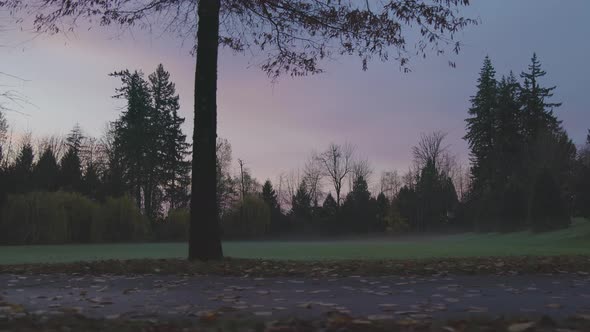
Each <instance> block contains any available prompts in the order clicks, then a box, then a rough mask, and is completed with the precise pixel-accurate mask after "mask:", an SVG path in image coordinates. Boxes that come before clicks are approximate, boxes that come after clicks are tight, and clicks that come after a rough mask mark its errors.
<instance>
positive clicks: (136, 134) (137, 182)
mask: <svg viewBox="0 0 590 332" xmlns="http://www.w3.org/2000/svg"><path fill="white" fill-rule="evenodd" d="M110 76H113V77H118V78H120V79H121V83H122V87H121V88H118V89H117V90H116V91H117V94H116V95H115V96H114V98H117V99H124V100H125V101H126V103H127V105H126V108H125V109H124V111H123V112H122V114H121V116H120V118H119V119H118V120H117V121H115V122H114V126H113V134H114V139H113V149H114V152H115V153H116V154H117V156H118V157H119V161H120V163H121V164H120V166H121V171H122V176H123V179H124V182H125V183H126V185H127V187H128V189H129V190H130V193H131V195H132V197H133V198H134V200H135V204H136V206H137V207H138V209H140V210H141V209H142V208H144V209H145V212H146V214H147V215H148V216H150V217H151V216H152V215H153V211H152V209H151V203H152V200H151V199H152V190H153V189H154V188H153V184H154V182H155V181H153V178H155V177H156V174H155V173H156V172H157V171H158V169H157V168H155V166H156V165H157V158H158V156H157V154H158V149H157V146H158V139H157V136H156V130H155V128H154V121H153V120H154V118H156V117H155V113H154V112H153V108H152V107H151V104H150V100H151V96H150V93H149V86H148V83H147V82H146V81H145V79H144V77H143V73H142V72H140V71H134V72H130V71H128V70H124V71H120V72H114V73H112V74H110Z"/></svg>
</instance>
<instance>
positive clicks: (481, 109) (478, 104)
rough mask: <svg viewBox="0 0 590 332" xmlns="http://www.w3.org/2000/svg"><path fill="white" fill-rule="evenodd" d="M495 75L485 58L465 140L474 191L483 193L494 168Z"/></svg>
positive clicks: (472, 99)
mask: <svg viewBox="0 0 590 332" xmlns="http://www.w3.org/2000/svg"><path fill="white" fill-rule="evenodd" d="M495 75H496V71H495V69H494V67H493V65H492V61H491V60H490V58H489V57H487V56H486V58H485V59H484V63H483V67H482V69H481V71H480V74H479V78H478V80H477V82H478V84H477V92H476V94H475V96H473V97H471V107H470V108H469V111H468V113H469V115H470V116H471V117H470V118H467V120H466V121H467V134H466V135H465V137H464V138H465V139H466V140H467V143H468V144H469V148H470V150H471V158H472V160H471V162H472V175H473V179H474V183H473V185H474V187H475V188H474V190H476V191H482V190H484V189H483V188H484V187H485V186H487V185H489V181H490V178H491V173H492V171H493V167H492V165H491V162H492V160H493V150H494V136H495V135H494V129H495V117H496V115H495V112H496V109H497V105H498V101H497V88H498V87H497V81H496V78H495Z"/></svg>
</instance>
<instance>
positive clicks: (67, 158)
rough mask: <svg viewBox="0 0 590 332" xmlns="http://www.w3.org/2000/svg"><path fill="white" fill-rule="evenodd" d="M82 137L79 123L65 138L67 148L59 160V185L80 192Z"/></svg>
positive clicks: (67, 189)
mask: <svg viewBox="0 0 590 332" xmlns="http://www.w3.org/2000/svg"><path fill="white" fill-rule="evenodd" d="M83 138H84V135H83V134H82V129H80V126H79V125H75V126H74V128H73V129H72V131H71V132H70V134H69V135H68V137H67V138H66V142H67V146H68V149H67V151H66V153H65V154H64V155H63V157H62V158H61V161H60V181H59V186H60V188H61V189H63V190H66V191H76V192H80V190H81V188H82V161H81V160H80V149H81V148H82V139H83Z"/></svg>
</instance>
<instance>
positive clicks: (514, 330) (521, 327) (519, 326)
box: [508, 322, 535, 332]
mask: <svg viewBox="0 0 590 332" xmlns="http://www.w3.org/2000/svg"><path fill="white" fill-rule="evenodd" d="M534 326H535V322H527V323H516V324H512V325H510V326H508V331H509V332H525V331H530V330H532V328H533V327H534Z"/></svg>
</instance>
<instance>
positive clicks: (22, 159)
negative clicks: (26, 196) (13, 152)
mask: <svg viewBox="0 0 590 332" xmlns="http://www.w3.org/2000/svg"><path fill="white" fill-rule="evenodd" d="M34 159H35V155H34V153H33V146H32V145H31V143H29V142H28V139H27V141H26V142H24V144H23V145H22V147H21V148H20V151H19V153H18V155H17V156H16V160H15V161H14V164H13V165H12V167H11V168H10V171H9V173H10V175H9V183H10V187H11V188H14V189H13V192H15V193H26V192H29V191H31V190H32V189H33V185H34V183H33V178H32V175H33V168H34V167H35V164H34V162H33V160H34Z"/></svg>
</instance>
